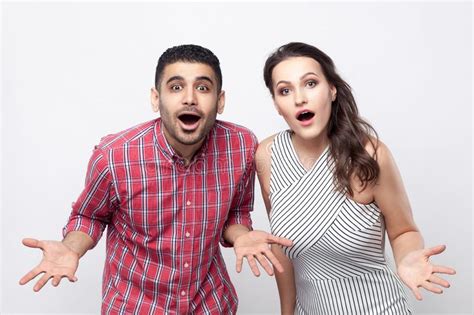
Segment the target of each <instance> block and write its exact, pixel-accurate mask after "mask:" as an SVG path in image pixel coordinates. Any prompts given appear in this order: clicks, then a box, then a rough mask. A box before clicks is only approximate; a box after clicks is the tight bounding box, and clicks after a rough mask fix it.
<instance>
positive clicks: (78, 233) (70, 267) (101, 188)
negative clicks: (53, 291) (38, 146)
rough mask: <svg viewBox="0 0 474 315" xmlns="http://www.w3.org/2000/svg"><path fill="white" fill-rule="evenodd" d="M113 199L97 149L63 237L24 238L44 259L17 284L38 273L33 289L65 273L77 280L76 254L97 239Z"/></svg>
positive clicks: (103, 158) (109, 214) (65, 275)
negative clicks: (61, 238) (49, 239)
mask: <svg viewBox="0 0 474 315" xmlns="http://www.w3.org/2000/svg"><path fill="white" fill-rule="evenodd" d="M115 200H116V197H115V191H114V189H113V187H112V181H111V176H110V172H109V169H108V165H107V161H106V159H105V157H104V156H103V155H102V152H101V151H100V150H99V149H96V150H94V153H93V155H92V157H91V159H90V161H89V166H88V170H87V176H86V185H85V188H84V190H83V191H82V193H81V195H80V196H79V198H78V200H77V202H75V203H74V205H73V210H72V212H71V216H70V218H69V221H68V224H67V225H66V227H65V228H64V230H63V234H64V239H63V241H61V242H60V241H46V240H37V239H32V238H26V239H24V240H23V244H24V245H25V246H27V247H30V248H38V249H41V250H42V252H43V259H42V260H41V262H40V263H39V264H38V265H37V266H36V267H35V268H33V269H32V270H31V271H30V272H28V273H27V274H26V275H25V276H23V278H21V280H20V284H21V285H24V284H26V283H28V282H29V281H31V280H32V279H34V278H35V277H37V276H38V275H40V274H43V275H42V277H41V278H40V279H39V280H38V282H37V283H36V285H35V286H34V287H33V290H34V291H39V290H41V288H42V287H43V286H44V285H45V284H46V283H47V282H48V281H49V279H51V278H52V284H53V286H57V285H59V283H60V281H61V279H62V278H64V277H67V278H68V279H69V280H70V281H72V282H74V281H76V280H77V277H76V276H75V272H76V270H77V268H78V266H79V258H80V257H82V256H83V255H84V254H85V253H86V252H87V251H88V250H89V249H90V248H92V247H94V246H95V244H96V243H97V242H98V240H99V239H100V237H101V235H102V232H103V230H104V228H105V226H106V224H107V223H108V222H109V220H110V216H111V213H112V211H113V203H114V202H115Z"/></svg>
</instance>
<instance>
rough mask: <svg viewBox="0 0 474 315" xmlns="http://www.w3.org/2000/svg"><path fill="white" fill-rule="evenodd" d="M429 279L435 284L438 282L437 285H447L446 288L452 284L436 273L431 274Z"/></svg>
mask: <svg viewBox="0 0 474 315" xmlns="http://www.w3.org/2000/svg"><path fill="white" fill-rule="evenodd" d="M428 281H429V282H431V283H434V284H437V285H440V286H442V287H445V288H449V287H450V284H449V282H448V281H446V280H444V279H443V278H440V277H438V276H435V275H431V276H430V277H429V278H428Z"/></svg>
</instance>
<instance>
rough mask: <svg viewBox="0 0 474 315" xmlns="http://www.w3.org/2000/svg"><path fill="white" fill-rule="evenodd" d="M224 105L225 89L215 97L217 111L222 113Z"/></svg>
mask: <svg viewBox="0 0 474 315" xmlns="http://www.w3.org/2000/svg"><path fill="white" fill-rule="evenodd" d="M224 107H225V91H221V92H220V94H219V98H218V99H217V113H218V114H222V113H223V112H224Z"/></svg>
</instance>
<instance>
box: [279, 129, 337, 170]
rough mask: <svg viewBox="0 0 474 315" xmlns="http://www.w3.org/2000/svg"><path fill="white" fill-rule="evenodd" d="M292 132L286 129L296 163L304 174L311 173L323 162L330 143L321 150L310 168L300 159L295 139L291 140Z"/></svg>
mask: <svg viewBox="0 0 474 315" xmlns="http://www.w3.org/2000/svg"><path fill="white" fill-rule="evenodd" d="M291 133H292V131H291V130H286V131H285V135H286V139H287V141H288V145H289V147H290V152H291V156H292V157H293V159H294V160H295V162H296V164H297V165H298V167H299V168H300V169H301V170H302V172H303V173H304V174H306V173H311V172H312V171H313V170H314V169H315V168H316V167H317V166H318V165H319V164H320V163H321V161H322V160H323V157H324V156H326V155H327V153H328V151H329V144H328V145H326V147H325V148H324V150H323V151H322V152H321V154H320V155H319V157H318V158H317V159H316V161H315V162H314V163H313V165H311V167H310V168H309V169H306V168H305V167H304V165H303V163H302V162H301V161H300V158H299V157H298V153H297V152H296V149H295V146H294V145H293V141H292V140H291Z"/></svg>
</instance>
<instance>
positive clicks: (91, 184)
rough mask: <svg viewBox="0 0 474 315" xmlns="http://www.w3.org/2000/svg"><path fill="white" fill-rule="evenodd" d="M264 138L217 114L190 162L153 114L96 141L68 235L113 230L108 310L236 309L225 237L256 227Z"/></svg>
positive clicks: (108, 264) (106, 284)
mask: <svg viewBox="0 0 474 315" xmlns="http://www.w3.org/2000/svg"><path fill="white" fill-rule="evenodd" d="M256 146H257V141H256V138H255V136H254V135H253V134H252V133H251V132H250V131H249V130H247V129H245V128H243V127H240V126H237V125H234V124H230V123H227V122H222V121H216V124H215V126H214V128H213V129H212V130H211V132H210V133H209V135H208V137H207V139H206V140H205V142H204V145H203V146H202V148H201V149H200V150H199V151H198V152H197V153H196V155H195V157H194V159H193V161H192V162H191V163H190V164H189V165H188V166H185V165H184V164H183V160H182V159H181V158H180V157H179V156H177V155H176V153H175V152H174V150H173V149H172V148H171V146H170V145H169V144H168V143H167V141H166V139H165V137H164V135H163V132H162V129H161V120H160V119H156V120H153V121H151V122H147V123H144V124H141V125H138V126H136V127H133V128H131V129H128V130H126V131H123V132H120V133H118V134H114V135H109V136H107V137H105V138H103V139H102V141H101V143H100V144H99V145H98V146H96V148H95V150H94V152H93V155H92V157H91V159H90V162H89V166H88V171H87V177H86V185H85V189H84V190H83V192H82V193H81V195H80V196H79V198H78V200H77V202H75V203H74V205H73V210H72V213H71V216H70V218H69V221H68V223H67V225H66V226H65V227H64V231H63V234H64V235H66V234H67V233H68V232H70V231H83V232H85V233H87V234H89V235H90V236H91V237H92V239H93V240H94V242H95V243H97V242H98V240H99V239H100V237H101V235H102V232H103V230H104V229H105V227H106V226H108V229H107V244H106V248H107V252H106V262H105V266H104V276H103V287H102V296H103V303H102V313H103V314H162V313H166V314H170V313H172V314H175V313H179V314H189V313H198V314H203V313H204V314H232V313H235V312H236V309H237V295H236V292H235V289H234V287H233V286H232V283H231V282H230V278H229V275H228V273H227V270H226V267H225V263H224V260H223V257H222V254H221V250H220V246H219V241H221V242H222V244H223V245H224V246H227V244H225V242H224V241H223V239H222V233H223V231H224V229H225V228H226V226H228V225H232V224H243V225H245V226H247V227H249V228H251V224H252V223H251V219H250V213H249V212H250V211H251V210H252V207H253V196H254V195H253V189H254V180H255V164H254V162H253V158H254V153H255V149H256Z"/></svg>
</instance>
